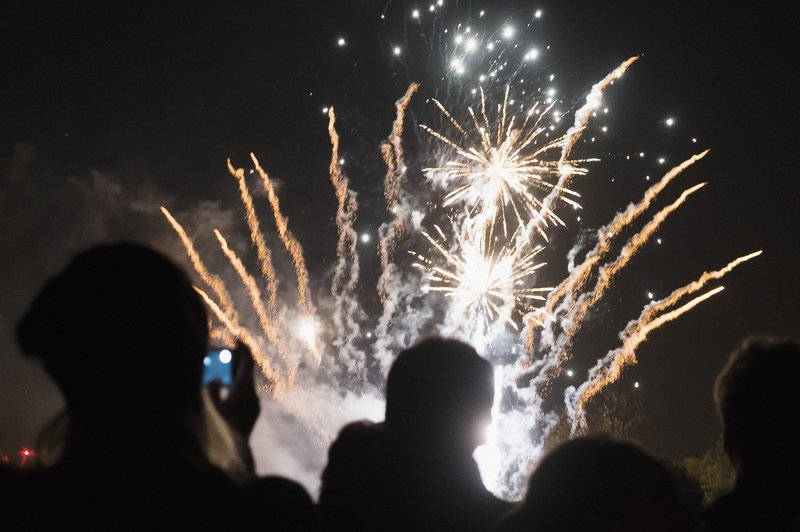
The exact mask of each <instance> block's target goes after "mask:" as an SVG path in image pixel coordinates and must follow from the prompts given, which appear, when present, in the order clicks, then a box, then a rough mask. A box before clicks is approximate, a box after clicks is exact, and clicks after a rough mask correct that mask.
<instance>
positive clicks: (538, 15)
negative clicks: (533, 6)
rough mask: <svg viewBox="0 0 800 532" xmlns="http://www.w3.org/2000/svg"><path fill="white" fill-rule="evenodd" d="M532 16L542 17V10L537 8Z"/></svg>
mask: <svg viewBox="0 0 800 532" xmlns="http://www.w3.org/2000/svg"><path fill="white" fill-rule="evenodd" d="M533 16H534V17H536V18H542V10H541V9H537V10H536V13H534V14H533Z"/></svg>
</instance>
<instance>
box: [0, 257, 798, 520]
mask: <svg viewBox="0 0 800 532" xmlns="http://www.w3.org/2000/svg"><path fill="white" fill-rule="evenodd" d="M16 333H17V339H18V343H19V346H20V349H21V351H22V352H23V353H24V354H25V355H27V356H30V357H34V358H36V359H38V360H39V361H41V363H42V365H43V367H44V369H45V370H46V372H47V373H48V375H49V376H50V377H51V378H52V380H53V381H54V382H55V383H56V384H57V385H58V387H59V388H60V390H61V392H62V394H63V396H64V399H65V403H66V406H65V410H64V412H63V413H61V414H59V415H58V416H57V417H56V418H55V419H54V420H53V421H52V422H51V423H50V424H49V425H48V426H46V427H45V429H44V430H43V431H42V434H41V438H40V442H39V449H40V450H41V452H42V456H43V457H45V459H44V460H43V463H42V464H40V465H39V467H26V468H14V467H11V466H8V465H4V466H3V467H0V501H2V507H3V511H2V518H1V519H2V521H0V525H1V526H0V528H2V530H161V529H171V530H202V531H204V530H226V531H227V530H299V531H382V530H385V531H399V530H404V531H414V530H420V531H494V532H517V531H523V530H524V531H528V530H532V531H536V532H540V531H541V532H583V531H587V532H588V531H599V532H612V531H615V532H629V531H630V532H633V531H654V532H684V531H685V532H716V531H722V530H734V531H738V530H742V531H744V530H748V531H756V530H759V531H760V530H769V531H797V530H800V500H799V499H800V494H799V493H798V491H799V490H798V487H797V486H798V475H797V474H798V458H797V450H796V439H795V438H794V437H793V430H794V426H795V424H796V423H795V421H796V420H797V419H798V415H799V414H798V412H800V404H799V403H800V392H798V388H797V386H796V385H795V379H796V378H797V375H800V344H798V343H797V342H796V341H794V340H790V339H775V338H769V337H753V338H747V339H745V341H744V342H743V343H742V345H741V346H740V347H739V348H738V349H737V350H735V351H734V352H733V353H732V354H731V356H730V360H729V362H728V363H727V365H726V366H725V367H724V368H722V370H721V371H720V373H719V376H718V378H717V381H716V384H715V389H714V398H715V402H716V406H717V409H718V412H719V415H720V419H721V421H722V426H723V439H724V446H725V451H726V453H727V455H728V457H729V458H730V462H731V464H732V465H733V466H734V468H735V471H736V484H735V487H734V489H733V490H732V491H731V492H730V493H728V494H726V495H723V496H722V497H720V498H719V499H718V500H716V501H714V502H713V503H712V504H711V505H710V506H709V507H707V508H706V509H705V510H704V511H703V512H702V513H699V512H696V511H694V510H693V506H692V505H691V504H690V503H689V502H688V501H687V500H686V499H685V497H684V496H683V493H682V490H681V485H680V483H679V481H678V479H677V478H676V477H675V476H674V474H673V471H672V470H671V469H670V467H668V466H667V464H666V463H665V462H664V461H662V460H661V459H659V458H657V457H656V456H654V455H653V454H651V453H650V452H649V451H648V450H647V449H645V448H644V447H642V446H641V445H640V444H639V443H637V442H634V441H629V440H623V439H620V438H617V437H614V436H612V435H586V436H578V437H574V438H572V439H570V440H568V441H566V442H564V443H561V444H559V445H557V446H556V447H554V448H553V449H552V450H551V451H549V452H548V453H547V454H546V455H545V456H544V458H543V459H542V460H541V461H540V462H539V464H537V465H536V467H535V469H534V470H533V471H532V474H531V475H530V477H529V481H528V487H527V493H526V496H525V498H524V500H522V501H521V502H519V503H515V504H512V503H509V502H506V501H503V500H501V499H498V498H497V497H495V496H494V495H493V494H492V493H491V492H489V491H488V490H487V489H486V488H485V487H484V485H483V483H482V482H481V477H480V474H479V472H478V467H477V464H476V462H475V460H474V459H473V453H474V451H475V449H476V448H477V447H478V446H479V445H480V444H481V443H482V442H483V439H484V434H485V429H486V428H487V426H488V424H489V423H490V421H491V408H492V404H493V401H494V382H493V374H492V367H491V366H490V365H489V363H488V362H487V361H486V360H485V359H483V358H482V357H481V356H480V355H479V354H478V353H477V352H476V351H475V349H474V348H473V347H472V346H470V345H468V344H466V343H464V342H462V341H459V340H456V339H452V338H442V337H437V336H430V337H425V338H421V339H419V340H418V341H417V342H416V343H414V344H413V345H411V346H409V347H408V348H407V349H405V350H403V351H402V352H401V353H400V354H399V355H398V356H397V358H396V360H395V361H394V363H393V364H392V366H391V368H390V370H389V373H388V376H387V381H386V411H385V418H384V421H382V422H379V423H375V422H372V421H368V420H354V421H352V422H351V423H348V424H347V425H345V426H344V427H343V428H342V429H341V431H340V432H339V434H338V435H337V437H336V439H335V441H334V442H333V443H332V445H331V446H330V448H329V450H328V457H327V458H328V459H327V463H326V465H325V468H324V470H323V472H322V476H321V488H320V492H319V497H318V500H317V501H314V499H313V498H312V496H311V494H309V493H308V491H307V490H306V489H305V488H304V487H303V486H302V485H301V484H299V483H297V482H295V481H294V480H292V479H289V478H285V477H280V476H259V475H257V474H256V472H255V468H254V461H253V457H252V453H251V450H250V449H249V446H248V443H247V442H248V438H249V435H250V433H251V431H252V430H253V427H254V424H255V422H256V419H257V418H258V416H259V399H258V395H257V393H256V390H255V385H254V380H253V377H254V375H253V371H254V364H253V361H252V357H251V355H250V353H249V352H248V350H247V348H246V347H245V346H244V345H242V344H238V345H237V346H236V351H237V353H236V354H237V357H236V358H237V360H239V364H238V367H237V370H236V372H235V376H234V379H235V382H234V385H233V386H232V388H231V391H230V393H229V394H227V395H226V396H225V397H223V396H222V394H220V393H219V389H218V387H216V386H213V385H212V386H204V385H203V382H202V371H203V359H204V357H205V355H206V351H207V347H208V341H209V325H208V316H207V314H206V310H205V307H204V304H203V302H202V300H201V299H200V297H199V296H198V294H197V293H196V292H195V291H194V289H193V287H192V285H191V282H190V280H189V278H188V276H187V275H186V274H185V272H184V271H182V270H181V269H180V268H179V267H178V266H177V265H176V264H174V263H173V262H172V261H171V260H169V259H168V258H166V257H165V256H164V255H162V254H160V253H158V252H156V251H154V250H153V249H151V248H148V247H145V246H142V245H139V244H134V243H127V242H122V243H113V244H104V245H99V246H95V247H93V248H90V249H88V250H86V251H84V252H82V253H80V254H78V255H77V256H75V257H74V258H73V259H72V261H71V262H70V263H69V264H68V265H67V266H66V268H65V269H64V270H63V271H62V272H60V273H59V274H58V275H56V276H55V277H53V278H52V279H51V280H49V281H48V282H47V283H46V284H45V286H44V287H43V288H42V290H41V291H40V292H39V294H38V295H37V296H36V297H35V298H34V300H33V302H32V303H31V305H30V307H29V309H28V310H27V312H26V313H25V315H24V316H23V317H22V318H21V320H20V321H19V323H18V326H17V329H16ZM143 353H146V354H147V357H148V358H149V359H150V360H154V361H156V362H155V364H154V369H149V370H147V371H142V369H141V367H139V361H140V360H141V356H142V354H143Z"/></svg>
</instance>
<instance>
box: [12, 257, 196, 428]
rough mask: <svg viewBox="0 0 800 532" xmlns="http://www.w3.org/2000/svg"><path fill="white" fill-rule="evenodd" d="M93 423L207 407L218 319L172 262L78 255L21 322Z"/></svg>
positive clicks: (24, 342) (22, 335) (27, 348)
mask: <svg viewBox="0 0 800 532" xmlns="http://www.w3.org/2000/svg"><path fill="white" fill-rule="evenodd" d="M17 339H18V342H19V345H20V347H21V349H22V351H23V352H24V353H25V354H27V355H30V356H34V357H37V358H39V359H41V360H42V362H43V364H44V367H45V369H46V370H47V372H48V373H49V374H50V376H51V377H52V378H53V379H54V380H55V381H56V383H57V384H58V385H59V387H60V388H61V390H62V393H63V394H64V397H65V399H66V401H67V406H68V409H69V411H70V413H71V415H72V416H73V417H74V418H76V419H81V420H83V421H89V422H93V421H100V420H110V419H112V418H115V419H120V418H122V419H126V418H137V417H141V418H144V417H146V418H148V419H150V420H152V419H154V418H155V419H158V418H162V417H163V418H171V417H173V416H175V415H184V414H186V413H189V412H196V411H198V410H199V409H200V404H201V387H202V381H201V379H202V370H203V357H204V356H205V352H206V346H207V342H208V322H207V316H206V312H205V307H204V306H203V302H202V300H201V299H200V297H199V296H198V294H197V293H196V292H195V291H194V289H193V288H192V285H191V283H190V281H189V279H188V277H187V276H186V275H185V274H184V272H183V271H182V270H181V269H180V268H178V267H177V266H176V265H175V264H174V263H173V262H172V261H170V260H169V259H167V258H166V257H165V256H163V255H161V254H159V253H157V252H156V251H153V250H151V249H149V248H146V247H143V246H140V245H136V244H130V243H118V244H111V245H100V246H97V247H93V248H91V249H89V250H87V251H84V252H82V253H80V254H78V255H77V256H76V257H74V258H73V259H72V261H71V262H70V263H69V265H68V266H67V267H66V269H64V270H63V271H62V272H61V273H59V274H58V275H56V276H55V277H54V278H52V279H51V280H49V281H48V282H47V284H46V285H45V286H44V288H43V289H42V291H41V292H40V293H39V294H38V295H37V296H36V298H35V300H34V301H33V303H32V304H31V307H30V309H29V310H28V312H27V313H26V314H25V316H24V317H23V318H22V320H21V321H20V323H19V324H18V326H17Z"/></svg>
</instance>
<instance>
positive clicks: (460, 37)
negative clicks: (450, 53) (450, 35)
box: [453, 35, 464, 44]
mask: <svg viewBox="0 0 800 532" xmlns="http://www.w3.org/2000/svg"><path fill="white" fill-rule="evenodd" d="M453 40H454V41H455V42H456V44H461V43H462V42H463V41H464V36H463V35H456V36H455V38H454V39H453Z"/></svg>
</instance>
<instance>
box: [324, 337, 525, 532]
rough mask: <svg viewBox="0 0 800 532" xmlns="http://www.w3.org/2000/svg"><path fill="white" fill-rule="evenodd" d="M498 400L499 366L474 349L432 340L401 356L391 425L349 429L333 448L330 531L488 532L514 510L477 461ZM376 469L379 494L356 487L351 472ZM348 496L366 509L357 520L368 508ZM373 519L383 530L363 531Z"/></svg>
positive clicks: (395, 369) (391, 390)
mask: <svg viewBox="0 0 800 532" xmlns="http://www.w3.org/2000/svg"><path fill="white" fill-rule="evenodd" d="M493 398H494V379H493V372H492V367H491V365H490V364H489V363H488V362H487V361H486V360H484V359H483V358H481V357H480V356H479V355H478V353H477V352H476V351H475V350H474V349H473V348H472V347H471V346H469V345H468V344H465V343H463V342H460V341H457V340H453V339H445V338H438V337H434V338H427V339H424V340H422V341H420V342H418V343H417V344H415V345H414V346H412V347H410V348H408V349H406V350H404V351H403V352H401V353H400V355H399V356H398V357H397V360H395V362H394V364H393V365H392V367H391V368H390V370H389V374H388V377H387V383H386V419H385V422H384V423H382V424H377V425H375V426H371V425H369V424H364V423H361V424H358V423H356V424H350V425H348V426H347V427H345V428H344V429H343V431H342V432H341V433H340V435H339V438H337V441H336V442H334V444H333V446H332V447H331V452H330V454H329V462H328V465H327V467H326V470H325V472H324V473H323V486H322V490H321V493H320V505H321V506H320V508H321V510H322V515H323V527H325V528H326V529H327V530H453V531H457V530H465V531H466V530H489V529H490V528H491V527H492V526H493V525H494V523H495V522H496V521H497V519H498V518H499V516H500V515H501V514H502V513H503V512H505V511H506V510H507V509H508V508H509V507H510V505H509V504H508V503H506V502H504V501H501V500H500V499H497V498H495V497H494V496H493V495H492V494H491V493H490V492H489V491H488V490H486V488H485V487H484V486H483V483H482V481H481V477H480V473H479V471H478V466H477V464H476V463H475V460H474V459H473V458H472V454H473V453H474V451H475V448H476V447H477V446H478V445H480V444H481V443H482V442H483V440H484V437H485V436H484V435H485V431H486V428H487V427H488V424H489V422H490V421H491V408H492V402H493ZM359 455H361V456H363V457H364V458H363V459H359ZM381 463H382V464H383V465H374V466H372V465H370V464H381ZM370 468H371V469H372V471H373V473H371V474H370V475H369V476H368V477H367V483H374V486H372V489H371V490H370V489H369V488H370V486H369V485H368V484H364V481H363V477H362V479H358V478H352V479H350V480H348V477H347V471H348V470H353V471H357V472H359V471H363V470H368V469H370ZM337 486H339V487H338V488H337ZM342 486H343V487H342ZM337 491H338V493H337ZM343 494H346V495H343ZM350 496H352V497H356V498H361V499H363V500H365V501H366V502H367V503H368V504H362V505H361V506H362V508H365V509H366V510H365V511H363V512H361V513H359V514H357V515H352V517H353V518H354V519H353V520H348V512H353V510H352V509H353V507H358V506H359V505H360V504H361V503H358V502H356V501H352V500H350V501H348V500H342V499H343V498H347V497H350ZM332 500H333V501H334V502H338V503H339V505H338V506H337V505H336V504H331V501H332ZM373 519H375V520H378V521H379V522H377V523H375V522H368V523H366V524H365V521H370V520H373Z"/></svg>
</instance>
